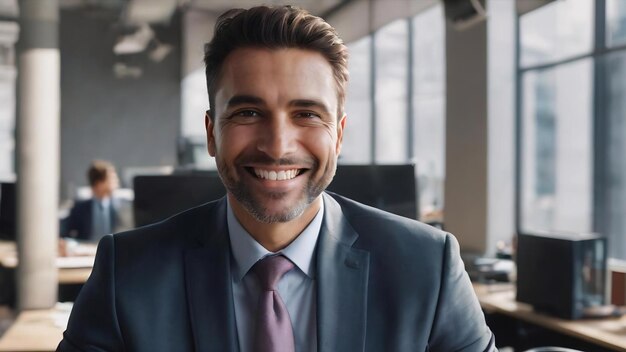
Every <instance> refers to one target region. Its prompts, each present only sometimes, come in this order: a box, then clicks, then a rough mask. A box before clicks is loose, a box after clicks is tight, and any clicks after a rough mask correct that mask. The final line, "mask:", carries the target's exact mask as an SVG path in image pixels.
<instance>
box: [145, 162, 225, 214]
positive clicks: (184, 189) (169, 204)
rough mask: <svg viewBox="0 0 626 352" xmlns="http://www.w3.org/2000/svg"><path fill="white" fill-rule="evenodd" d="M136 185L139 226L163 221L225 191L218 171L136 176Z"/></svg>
mask: <svg viewBox="0 0 626 352" xmlns="http://www.w3.org/2000/svg"><path fill="white" fill-rule="evenodd" d="M133 188H134V191H135V200H134V202H133V208H134V213H135V224H136V225H137V226H143V225H147V224H151V223H154V222H157V221H161V220H164V219H166V218H168V217H170V216H172V215H174V214H177V213H179V212H181V211H183V210H185V209H189V208H192V207H195V206H197V205H200V204H203V203H206V202H210V201H212V200H216V199H219V198H221V197H223V196H224V195H225V194H226V190H225V189H224V186H223V185H222V181H221V180H220V178H219V176H218V175H217V172H202V173H190V174H173V175H145V176H137V177H135V179H134V181H133Z"/></svg>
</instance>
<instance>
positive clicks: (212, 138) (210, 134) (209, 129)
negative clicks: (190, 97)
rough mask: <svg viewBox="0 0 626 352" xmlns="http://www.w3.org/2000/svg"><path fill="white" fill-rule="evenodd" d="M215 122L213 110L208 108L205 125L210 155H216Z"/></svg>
mask: <svg viewBox="0 0 626 352" xmlns="http://www.w3.org/2000/svg"><path fill="white" fill-rule="evenodd" d="M214 126H215V124H214V122H213V119H212V118H211V110H207V111H206V113H205V114H204V127H205V128H206V144H207V149H208V151H209V155H210V156H213V157H214V156H215V150H216V148H215V135H214V134H213V133H214V131H213V129H214Z"/></svg>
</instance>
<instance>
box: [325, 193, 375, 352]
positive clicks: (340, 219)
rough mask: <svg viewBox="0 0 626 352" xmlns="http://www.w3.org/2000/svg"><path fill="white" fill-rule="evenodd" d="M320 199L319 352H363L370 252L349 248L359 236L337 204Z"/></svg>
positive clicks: (326, 198) (331, 200)
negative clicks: (321, 202)
mask: <svg viewBox="0 0 626 352" xmlns="http://www.w3.org/2000/svg"><path fill="white" fill-rule="evenodd" d="M323 197H324V209H325V210H324V222H323V224H322V229H321V231H320V237H319V239H318V247H317V277H318V279H317V335H318V351H320V352H332V351H363V350H364V349H365V327H366V322H367V309H366V307H367V282H368V274H369V252H367V251H364V250H360V249H356V248H352V245H353V244H354V242H355V241H356V239H357V238H358V234H357V233H356V232H355V230H354V229H353V228H352V226H351V225H350V224H349V223H348V222H347V221H346V219H345V218H344V216H343V213H342V210H341V207H340V206H339V204H338V203H337V202H336V201H335V200H334V199H333V198H332V197H330V196H329V195H327V194H325V193H324V194H323Z"/></svg>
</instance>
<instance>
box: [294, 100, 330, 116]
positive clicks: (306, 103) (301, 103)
mask: <svg viewBox="0 0 626 352" xmlns="http://www.w3.org/2000/svg"><path fill="white" fill-rule="evenodd" d="M289 105H291V106H295V107H300V108H310V107H317V108H318V109H321V110H323V111H324V112H325V113H327V114H329V113H330V110H328V107H327V106H326V104H324V103H322V102H321V101H317V100H311V99H296V100H292V101H291V102H289Z"/></svg>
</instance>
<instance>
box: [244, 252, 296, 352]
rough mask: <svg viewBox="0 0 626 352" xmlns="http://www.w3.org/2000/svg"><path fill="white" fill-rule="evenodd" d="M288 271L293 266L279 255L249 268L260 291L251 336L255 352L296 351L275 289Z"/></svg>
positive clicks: (284, 311)
mask: <svg viewBox="0 0 626 352" xmlns="http://www.w3.org/2000/svg"><path fill="white" fill-rule="evenodd" d="M291 269H293V263H292V262H290V261H289V259H287V258H285V257H283V256H282V255H277V256H272V257H266V258H264V259H262V260H260V261H258V262H257V263H256V264H254V267H253V268H252V270H253V271H254V273H255V274H256V276H257V277H258V278H259V283H260V284H261V290H262V291H261V295H260V297H259V306H258V311H257V314H258V315H257V318H256V331H255V334H254V350H255V351H257V352H294V351H295V347H294V341H293V330H292V328H291V319H289V312H288V311H287V307H285V303H283V300H282V299H281V298H280V295H279V294H278V291H277V289H278V288H277V287H276V285H278V281H279V280H280V278H281V277H283V275H285V273H286V272H288V271H289V270H291Z"/></svg>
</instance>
